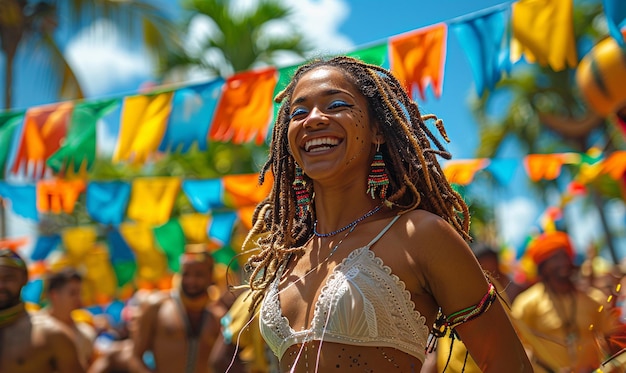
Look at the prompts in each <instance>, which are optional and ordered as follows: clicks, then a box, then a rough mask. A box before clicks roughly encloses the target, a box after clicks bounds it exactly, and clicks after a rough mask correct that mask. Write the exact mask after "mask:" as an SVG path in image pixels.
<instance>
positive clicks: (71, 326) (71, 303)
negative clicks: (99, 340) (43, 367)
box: [41, 268, 96, 369]
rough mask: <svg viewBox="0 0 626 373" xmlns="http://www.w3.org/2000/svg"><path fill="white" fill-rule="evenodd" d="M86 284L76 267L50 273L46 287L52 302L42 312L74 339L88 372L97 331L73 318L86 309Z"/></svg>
mask: <svg viewBox="0 0 626 373" xmlns="http://www.w3.org/2000/svg"><path fill="white" fill-rule="evenodd" d="M82 282H83V279H82V276H81V275H80V274H79V273H78V272H77V271H76V270H75V269H73V268H65V269H62V270H60V271H58V272H54V273H52V274H50V275H49V276H48V278H47V285H46V295H47V297H48V302H49V303H48V306H47V307H46V308H44V309H43V310H42V311H41V315H43V316H49V317H52V319H53V320H55V321H56V322H58V323H60V324H61V327H63V328H66V329H67V331H68V332H69V333H70V335H72V336H73V338H74V342H75V343H76V347H77V349H78V353H79V359H80V362H81V364H82V365H83V367H85V369H86V368H87V367H89V364H90V363H91V362H92V359H93V342H94V340H95V338H96V331H95V329H94V328H93V327H92V326H91V325H89V324H87V323H86V322H76V321H75V320H74V319H73V318H72V311H74V310H77V309H79V308H81V307H82V300H81V286H82Z"/></svg>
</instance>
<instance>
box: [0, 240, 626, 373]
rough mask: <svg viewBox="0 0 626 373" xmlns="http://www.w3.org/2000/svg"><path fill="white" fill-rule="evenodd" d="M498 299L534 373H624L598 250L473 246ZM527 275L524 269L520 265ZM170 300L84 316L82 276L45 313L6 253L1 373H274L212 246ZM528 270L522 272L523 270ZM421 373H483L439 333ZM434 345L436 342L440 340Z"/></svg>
mask: <svg viewBox="0 0 626 373" xmlns="http://www.w3.org/2000/svg"><path fill="white" fill-rule="evenodd" d="M470 247H471V248H472V250H473V252H474V254H475V256H476V258H477V260H478V261H479V263H480V264H481V266H482V268H483V270H484V271H485V273H486V275H487V276H489V277H490V279H491V280H492V281H493V283H494V284H495V285H496V288H497V289H498V291H499V299H500V301H501V302H503V303H504V304H505V306H506V309H507V310H508V311H509V316H510V317H511V319H512V320H513V322H514V325H515V327H516V330H517V331H518V334H519V335H520V338H521V339H522V341H523V343H524V345H525V347H526V350H527V353H528V356H529V357H530V359H531V361H532V363H533V367H534V370H535V371H536V372H559V373H563V372H576V373H579V372H624V371H626V362H624V361H626V359H625V358H624V355H620V352H622V348H624V347H626V302H625V300H626V293H625V292H624V291H622V285H623V284H624V281H625V280H626V277H625V276H624V271H623V268H622V267H621V266H620V265H613V264H611V263H610V262H609V261H607V260H605V259H602V258H601V257H599V256H598V255H597V253H596V250H595V249H594V248H590V249H589V250H587V253H586V254H587V255H583V256H582V260H580V259H579V257H580V256H579V257H577V256H576V255H575V253H576V252H577V250H576V249H575V248H574V247H573V245H572V242H571V240H570V237H569V236H568V235H567V234H566V233H564V232H559V231H553V232H545V233H543V234H541V235H539V236H537V237H535V238H534V239H532V240H531V241H529V242H528V245H527V247H526V248H525V253H524V257H523V258H521V259H520V260H516V261H515V263H517V265H516V266H513V265H512V264H511V261H510V258H503V252H502V251H501V250H500V249H498V248H497V247H494V246H490V245H488V244H485V243H483V242H477V243H472V244H471V245H470ZM520 263H524V264H523V265H520ZM180 264H181V266H180V271H179V273H177V274H176V275H175V276H174V278H173V279H172V284H171V287H170V288H167V289H139V290H137V291H136V292H135V293H134V294H133V295H132V296H131V297H129V298H128V299H127V300H125V302H124V306H123V308H122V309H121V311H120V317H119V319H118V320H115V319H114V318H111V317H110V315H108V314H106V313H102V314H94V313H92V312H89V311H88V309H87V308H84V307H83V304H82V298H81V286H82V282H83V277H82V275H81V273H80V272H79V271H77V270H76V269H74V268H71V267H69V268H64V269H62V270H58V271H56V272H54V273H50V274H48V275H47V277H46V279H45V288H44V295H45V301H44V304H43V305H42V306H41V307H35V306H33V305H29V304H26V303H25V302H24V301H23V299H22V297H21V290H22V288H23V287H24V285H25V284H26V283H27V281H28V266H27V263H26V262H25V261H24V260H23V259H22V257H21V256H20V255H19V253H18V251H16V250H11V249H6V248H0V371H2V372H15V373H19V372H62V373H64V372H72V373H74V372H90V373H103V372H116V373H121V372H185V373H200V372H202V373H206V372H233V373H234V372H237V373H239V372H246V373H248V372H250V373H251V372H254V373H260V372H277V371H278V368H277V367H278V364H277V358H276V357H275V356H274V355H273V354H272V353H271V351H269V349H268V348H267V346H266V345H265V343H264V342H263V339H262V338H261V336H260V333H259V330H258V321H257V320H256V318H255V317H254V315H255V313H254V312H251V311H250V307H249V303H250V302H249V300H250V298H249V297H247V295H248V291H247V290H246V288H245V286H241V287H233V286H231V285H233V284H235V285H240V284H245V280H244V278H245V272H244V271H243V270H242V271H241V272H240V273H236V272H235V271H233V272H232V273H233V275H234V281H232V280H233V279H231V281H230V282H231V283H227V281H224V273H223V271H216V270H215V267H216V266H215V262H214V259H213V257H212V255H211V253H210V251H209V250H208V249H207V247H206V246H205V245H202V244H195V245H188V246H187V247H186V249H185V253H184V254H183V255H182V256H181V258H180ZM522 267H524V268H522ZM435 335H436V337H438V338H437V343H434V344H429V346H430V350H429V354H428V355H427V356H428V357H427V361H426V363H425V364H424V367H423V368H422V372H424V373H428V372H442V371H445V372H479V371H480V370H479V369H478V368H477V367H476V366H475V365H474V364H473V361H472V358H471V356H470V355H469V354H468V353H467V351H466V350H465V349H464V347H463V342H462V341H461V340H459V339H458V337H457V336H456V335H455V333H454V331H450V330H440V334H437V333H435ZM433 338H435V337H433Z"/></svg>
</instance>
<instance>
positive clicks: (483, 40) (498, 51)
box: [450, 9, 511, 96]
mask: <svg viewBox="0 0 626 373" xmlns="http://www.w3.org/2000/svg"><path fill="white" fill-rule="evenodd" d="M507 19H508V9H507V10H503V9H500V10H496V11H493V12H490V13H488V14H485V15H483V16H480V17H476V18H472V19H468V20H465V21H460V22H456V23H452V24H451V25H450V28H451V29H452V31H453V32H454V34H455V35H456V36H457V38H458V39H459V42H460V44H461V46H462V47H463V49H464V51H465V54H466V55H467V58H468V59H469V62H470V66H471V68H472V73H473V74H474V82H475V84H476V92H477V93H478V96H482V95H483V93H484V91H485V90H490V91H491V90H493V89H494V88H495V86H496V83H497V82H498V81H499V80H500V78H501V77H502V72H503V71H506V72H508V71H510V68H511V58H510V56H509V48H510V34H509V33H508V32H506V21H507Z"/></svg>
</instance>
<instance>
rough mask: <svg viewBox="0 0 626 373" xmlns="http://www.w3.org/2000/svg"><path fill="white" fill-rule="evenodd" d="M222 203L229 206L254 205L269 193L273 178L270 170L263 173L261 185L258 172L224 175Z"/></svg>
mask: <svg viewBox="0 0 626 373" xmlns="http://www.w3.org/2000/svg"><path fill="white" fill-rule="evenodd" d="M222 182H223V183H224V204H225V205H227V206H231V207H245V206H256V205H257V204H258V203H259V202H261V201H262V200H263V199H264V198H265V197H267V196H268V195H269V194H270V191H271V190H272V184H273V183H274V178H273V176H272V174H271V173H270V172H268V173H267V174H265V181H264V182H263V185H259V175H258V174H247V175H225V176H223V177H222Z"/></svg>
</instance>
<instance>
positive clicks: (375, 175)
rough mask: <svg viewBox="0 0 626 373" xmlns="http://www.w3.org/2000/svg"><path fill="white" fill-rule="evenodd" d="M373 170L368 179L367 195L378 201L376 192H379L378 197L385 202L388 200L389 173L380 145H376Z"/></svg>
mask: <svg viewBox="0 0 626 373" xmlns="http://www.w3.org/2000/svg"><path fill="white" fill-rule="evenodd" d="M371 168H372V169H371V170H370V174H369V176H368V177H367V194H369V195H370V196H371V197H372V199H376V192H377V191H378V197H380V199H382V200H383V201H384V200H385V199H386V198H387V187H388V186H389V177H388V176H387V172H385V161H384V160H383V153H381V152H380V143H378V144H377V145H376V154H374V160H373V161H372V165H371ZM378 189H380V190H378Z"/></svg>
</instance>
